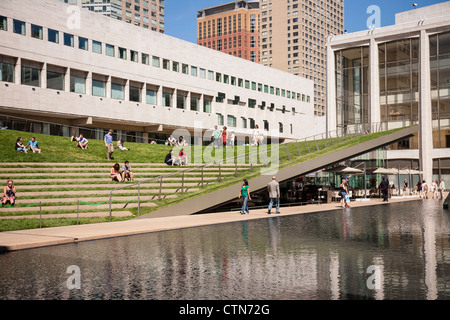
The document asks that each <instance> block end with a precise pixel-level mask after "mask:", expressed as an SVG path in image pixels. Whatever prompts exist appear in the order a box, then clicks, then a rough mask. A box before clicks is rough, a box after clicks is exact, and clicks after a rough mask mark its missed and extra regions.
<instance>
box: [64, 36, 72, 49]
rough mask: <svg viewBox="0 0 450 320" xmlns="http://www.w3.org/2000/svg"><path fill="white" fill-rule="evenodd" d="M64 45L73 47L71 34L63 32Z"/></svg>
mask: <svg viewBox="0 0 450 320" xmlns="http://www.w3.org/2000/svg"><path fill="white" fill-rule="evenodd" d="M64 45H65V46H68V47H73V35H71V34H68V33H64Z"/></svg>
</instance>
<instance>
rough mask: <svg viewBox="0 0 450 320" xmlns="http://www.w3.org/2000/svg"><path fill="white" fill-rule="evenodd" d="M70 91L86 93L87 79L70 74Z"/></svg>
mask: <svg viewBox="0 0 450 320" xmlns="http://www.w3.org/2000/svg"><path fill="white" fill-rule="evenodd" d="M70 92H75V93H81V94H85V93H86V79H85V78H81V77H77V76H73V75H71V76H70Z"/></svg>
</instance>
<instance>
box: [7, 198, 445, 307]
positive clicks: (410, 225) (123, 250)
mask: <svg viewBox="0 0 450 320" xmlns="http://www.w3.org/2000/svg"><path fill="white" fill-rule="evenodd" d="M436 206H438V207H439V208H438V207H436ZM438 209H440V210H442V209H441V208H440V203H438V202H433V200H429V201H428V202H427V201H424V202H419V201H414V203H399V204H390V205H388V206H382V207H381V206H374V207H370V209H364V208H352V209H351V210H347V211H348V212H347V211H346V210H342V211H341V210H339V211H336V212H323V213H312V214H304V215H299V216H290V217H283V216H276V217H271V218H268V219H262V220H257V221H247V222H245V223H244V222H237V223H230V224H223V225H215V226H208V227H201V228H191V229H183V230H176V231H168V232H161V233H152V234H145V235H138V236H130V237H123V238H114V239H107V240H100V241H92V242H86V243H78V244H74V245H65V246H54V247H48V248H41V249H38V250H26V251H19V252H13V253H10V254H5V255H0V298H4V297H7V298H9V299H17V298H33V299H35V298H46V299H350V298H351V299H361V298H363V299H367V298H374V299H399V298H402V299H410V298H411V299H436V298H439V299H441V298H446V288H445V283H446V274H445V272H446V270H447V269H448V268H449V265H450V260H449V259H450V239H449V237H448V228H449V227H450V221H449V220H450V218H449V217H448V215H445V214H441V211H439V210H438ZM434 210H435V211H436V214H432V213H431V214H430V212H433V211H434ZM341 212H343V213H344V214H341ZM70 265H77V266H79V267H80V270H81V290H68V289H67V286H66V281H67V279H68V277H69V276H70V275H69V274H67V273H66V270H67V267H68V266H70ZM372 265H374V266H377V267H379V268H380V270H381V280H380V288H379V289H375V290H371V289H369V288H368V287H367V280H368V278H369V276H370V274H369V273H367V272H368V271H367V270H368V268H369V266H372Z"/></svg>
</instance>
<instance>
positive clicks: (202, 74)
mask: <svg viewBox="0 0 450 320" xmlns="http://www.w3.org/2000/svg"><path fill="white" fill-rule="evenodd" d="M199 76H200V78H203V79H204V78H206V70H205V69H202V68H200V72H199Z"/></svg>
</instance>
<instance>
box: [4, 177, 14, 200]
mask: <svg viewBox="0 0 450 320" xmlns="http://www.w3.org/2000/svg"><path fill="white" fill-rule="evenodd" d="M15 202H16V187H15V186H14V182H13V181H12V180H11V179H8V180H7V181H6V187H5V188H4V189H3V198H2V206H6V205H7V204H8V203H9V204H10V205H11V206H13V205H14V204H15Z"/></svg>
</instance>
